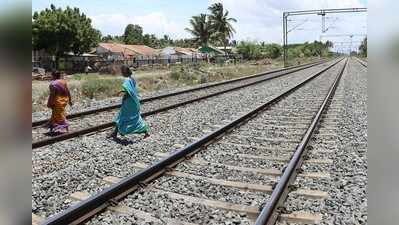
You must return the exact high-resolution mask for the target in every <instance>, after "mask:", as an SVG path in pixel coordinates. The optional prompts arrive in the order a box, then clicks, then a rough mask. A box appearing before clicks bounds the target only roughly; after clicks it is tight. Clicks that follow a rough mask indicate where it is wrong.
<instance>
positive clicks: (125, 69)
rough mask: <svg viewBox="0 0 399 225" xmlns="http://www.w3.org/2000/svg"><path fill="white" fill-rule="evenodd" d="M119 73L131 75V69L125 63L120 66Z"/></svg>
mask: <svg viewBox="0 0 399 225" xmlns="http://www.w3.org/2000/svg"><path fill="white" fill-rule="evenodd" d="M121 73H122V76H124V77H129V76H130V75H132V71H131V70H130V68H129V67H128V66H126V65H122V66H121Z"/></svg>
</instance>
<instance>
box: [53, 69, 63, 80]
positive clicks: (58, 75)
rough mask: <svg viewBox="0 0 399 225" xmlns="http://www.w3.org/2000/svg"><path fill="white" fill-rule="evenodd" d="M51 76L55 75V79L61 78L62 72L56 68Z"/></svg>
mask: <svg viewBox="0 0 399 225" xmlns="http://www.w3.org/2000/svg"><path fill="white" fill-rule="evenodd" d="M51 76H53V78H54V79H60V78H61V72H60V71H57V70H54V71H53V72H52V73H51Z"/></svg>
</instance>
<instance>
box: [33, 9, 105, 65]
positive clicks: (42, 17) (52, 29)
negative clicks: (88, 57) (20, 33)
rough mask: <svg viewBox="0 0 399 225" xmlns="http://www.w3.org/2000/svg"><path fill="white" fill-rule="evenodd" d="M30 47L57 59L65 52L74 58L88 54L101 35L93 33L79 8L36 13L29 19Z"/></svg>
mask: <svg viewBox="0 0 399 225" xmlns="http://www.w3.org/2000/svg"><path fill="white" fill-rule="evenodd" d="M32 20H33V21H32V45H33V48H34V49H38V50H40V49H45V50H46V51H47V52H49V53H50V54H53V55H56V56H57V58H58V57H59V56H61V55H62V54H64V53H65V52H69V51H72V52H74V53H75V54H82V53H84V52H88V51H90V50H91V48H94V47H96V46H97V44H98V42H99V41H100V37H101V33H100V31H98V30H96V29H94V28H93V27H92V25H91V20H90V18H88V17H86V15H85V14H84V13H81V12H80V10H79V9H78V8H73V9H72V8H70V7H66V9H65V10H63V9H61V8H56V7H55V6H54V5H51V6H50V9H48V8H46V9H45V10H43V11H40V12H35V13H34V14H33V16H32Z"/></svg>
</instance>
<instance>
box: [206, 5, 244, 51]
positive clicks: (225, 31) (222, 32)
mask: <svg viewBox="0 0 399 225" xmlns="http://www.w3.org/2000/svg"><path fill="white" fill-rule="evenodd" d="M208 9H209V11H211V15H209V20H210V21H211V22H212V29H213V30H214V31H215V34H214V37H215V38H216V40H217V41H220V42H221V43H223V46H224V51H225V53H226V46H227V44H228V43H229V39H230V38H232V37H233V34H234V33H235V32H236V31H235V30H234V28H233V26H232V25H231V22H237V20H236V19H234V18H231V17H229V11H228V10H226V12H224V9H223V4H222V3H214V4H213V5H211V6H209V7H208Z"/></svg>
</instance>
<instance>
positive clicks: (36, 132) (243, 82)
mask: <svg viewBox="0 0 399 225" xmlns="http://www.w3.org/2000/svg"><path fill="white" fill-rule="evenodd" d="M324 62H325V61H320V62H314V63H309V64H305V65H300V66H293V67H289V68H285V69H278V70H273V71H270V72H265V73H259V74H255V75H251V76H246V77H242V78H238V79H233V80H228V81H224V82H218V83H213V84H208V85H204V86H200V87H196V88H191V89H187V90H183V91H178V92H172V93H168V94H164V95H159V96H154V97H149V98H145V99H142V100H141V102H142V103H144V104H143V106H142V108H143V109H144V111H145V112H144V113H143V114H142V116H143V117H146V116H149V115H154V114H157V113H160V112H164V111H167V110H170V109H173V108H177V107H180V106H183V105H186V104H190V103H193V102H196V101H200V100H203V99H206V98H210V97H213V96H217V95H221V94H224V93H227V92H231V91H235V90H238V89H240V88H244V87H248V86H251V85H255V84H258V83H261V82H264V81H267V80H271V79H273V78H277V77H281V76H283V75H288V74H292V73H295V72H297V71H301V70H304V69H307V68H310V67H314V66H317V65H320V64H322V63H324ZM182 99H183V101H182ZM159 105H166V106H163V107H161V108H159ZM119 107H120V104H115V105H111V106H107V107H103V108H99V109H93V110H87V111H83V112H78V113H74V114H71V115H69V116H68V118H69V119H72V118H79V117H82V116H85V115H92V114H95V115H93V116H95V117H98V119H99V120H106V121H110V120H112V118H113V115H112V114H107V115H101V114H98V113H99V112H105V111H109V110H113V109H116V108H119ZM47 121H48V120H47V119H44V120H37V121H34V122H32V127H33V128H34V129H33V131H32V138H33V143H32V148H38V147H42V146H46V145H49V144H52V143H56V142H59V141H63V140H67V139H70V138H74V137H77V136H80V135H83V134H88V133H91V132H96V131H99V130H102V129H105V128H109V127H112V126H113V122H107V123H103V124H100V125H95V124H93V122H92V121H93V120H92V119H90V120H88V121H89V122H85V121H84V120H82V121H81V122H72V124H71V128H70V129H71V130H73V131H72V132H70V133H67V134H64V135H59V136H56V137H50V138H46V136H45V131H44V130H45V129H44V128H43V127H39V126H40V125H43V124H45V123H46V122H47ZM82 127H83V128H82Z"/></svg>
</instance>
